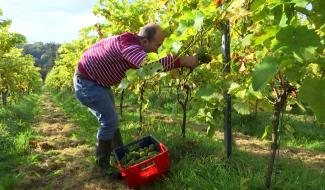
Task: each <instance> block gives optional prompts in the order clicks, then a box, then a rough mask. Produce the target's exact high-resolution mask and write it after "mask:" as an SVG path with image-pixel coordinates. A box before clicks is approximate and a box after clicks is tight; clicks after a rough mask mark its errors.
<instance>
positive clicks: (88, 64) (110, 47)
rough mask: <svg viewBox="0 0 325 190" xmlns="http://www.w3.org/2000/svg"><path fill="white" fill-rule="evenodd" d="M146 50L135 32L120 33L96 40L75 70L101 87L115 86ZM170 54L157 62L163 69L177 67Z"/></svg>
mask: <svg viewBox="0 0 325 190" xmlns="http://www.w3.org/2000/svg"><path fill="white" fill-rule="evenodd" d="M146 56H147V53H146V52H145V51H144V48H143V47H142V46H141V45H140V40H139V37H138V36H137V34H134V33H123V34H121V35H118V36H112V37H109V38H105V39H102V40H100V41H99V42H97V43H95V44H94V45H92V46H91V47H90V48H89V49H87V50H86V51H85V52H84V54H83V55H82V57H81V59H80V61H79V63H78V71H79V73H81V74H82V76H84V77H86V78H88V79H90V80H93V81H95V82H97V83H98V84H100V85H102V86H106V87H109V86H112V85H117V84H119V83H120V82H121V80H122V79H123V78H124V77H125V73H126V71H127V70H128V69H138V68H140V65H141V63H142V62H143V60H144V58H145V57H146ZM174 59H175V58H174V57H173V56H172V55H169V56H167V57H164V58H162V59H161V60H160V61H159V62H160V63H161V64H162V66H163V67H164V69H165V70H171V69H174V68H179V67H180V60H179V59H176V60H174Z"/></svg>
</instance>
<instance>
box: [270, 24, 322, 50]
mask: <svg viewBox="0 0 325 190" xmlns="http://www.w3.org/2000/svg"><path fill="white" fill-rule="evenodd" d="M276 39H277V40H278V43H277V44H276V45H275V46H274V47H273V49H274V50H277V49H280V48H283V47H285V48H286V50H287V52H292V51H299V50H301V49H304V48H309V47H310V46H312V47H318V46H320V38H319V36H318V35H317V34H316V32H315V31H313V30H309V29H308V28H307V26H297V27H293V26H288V27H285V28H282V29H281V30H280V31H279V32H278V33H277V35H276Z"/></svg>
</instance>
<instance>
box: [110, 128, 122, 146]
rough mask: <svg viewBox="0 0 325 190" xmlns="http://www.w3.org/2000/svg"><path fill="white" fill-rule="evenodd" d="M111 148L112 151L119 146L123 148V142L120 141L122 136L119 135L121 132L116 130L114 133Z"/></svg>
mask: <svg viewBox="0 0 325 190" xmlns="http://www.w3.org/2000/svg"><path fill="white" fill-rule="evenodd" d="M112 143H113V146H112V151H113V150H114V149H116V148H118V147H120V146H123V140H122V135H121V131H120V129H119V128H118V129H117V130H116V131H115V133H114V137H113V142H112Z"/></svg>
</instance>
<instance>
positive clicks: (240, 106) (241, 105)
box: [233, 101, 251, 115]
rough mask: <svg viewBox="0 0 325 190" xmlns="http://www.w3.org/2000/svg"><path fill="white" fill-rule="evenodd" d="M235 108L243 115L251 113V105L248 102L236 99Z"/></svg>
mask: <svg viewBox="0 0 325 190" xmlns="http://www.w3.org/2000/svg"><path fill="white" fill-rule="evenodd" d="M233 108H234V109H235V110H236V111H237V112H238V113H239V114H241V115H249V114H251V109H250V106H249V104H248V103H246V102H240V101H234V104H233Z"/></svg>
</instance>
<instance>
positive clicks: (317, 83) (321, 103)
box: [298, 79, 325, 123]
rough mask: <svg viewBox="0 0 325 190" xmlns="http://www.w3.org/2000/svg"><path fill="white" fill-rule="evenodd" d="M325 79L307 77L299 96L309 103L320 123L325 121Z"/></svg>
mask: <svg viewBox="0 0 325 190" xmlns="http://www.w3.org/2000/svg"><path fill="white" fill-rule="evenodd" d="M324 84H325V80H324V79H306V80H304V81H303V84H302V86H301V88H300V91H299V94H298V97H299V99H300V100H302V101H305V102H307V103H308V104H309V106H310V107H311V109H312V110H313V112H314V113H315V115H316V118H317V120H318V121H319V122H320V123H325V111H324V108H325V85H324Z"/></svg>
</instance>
